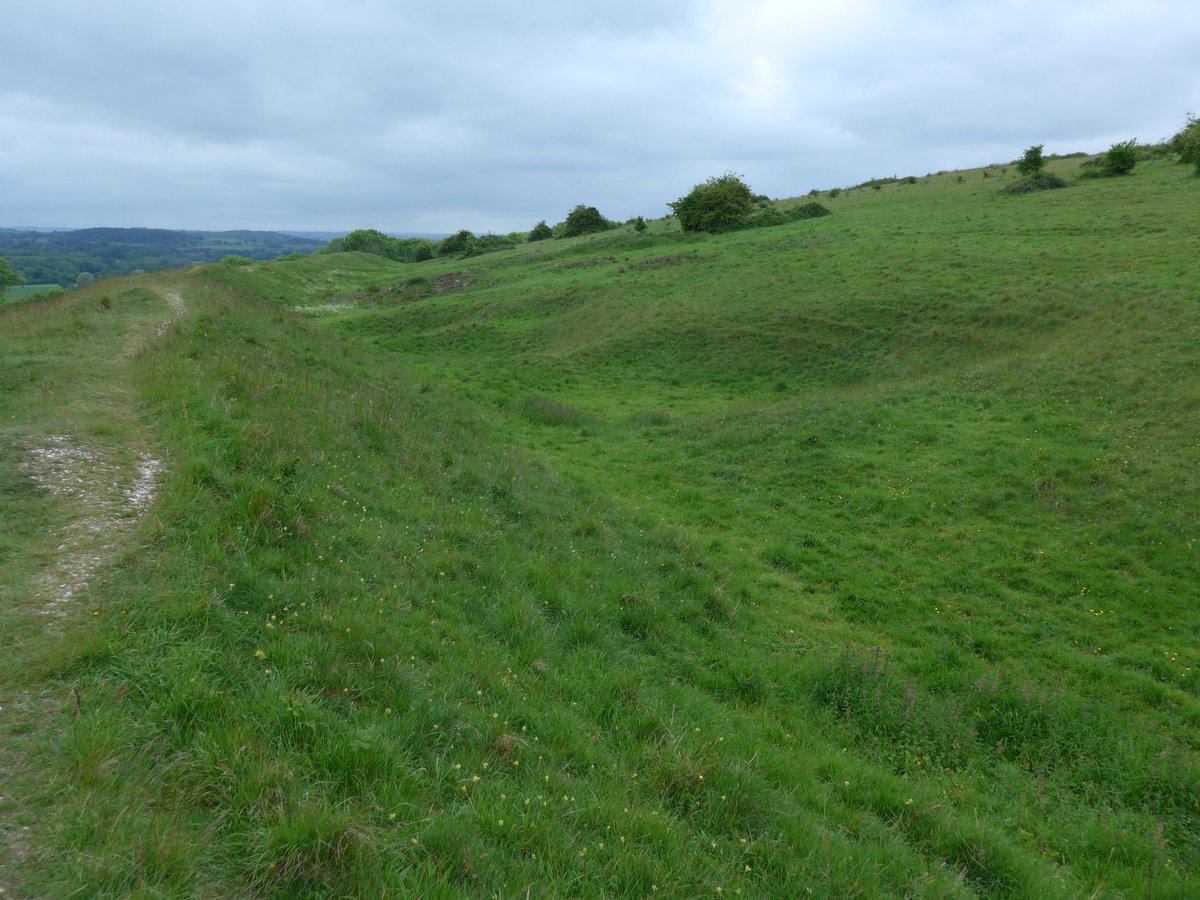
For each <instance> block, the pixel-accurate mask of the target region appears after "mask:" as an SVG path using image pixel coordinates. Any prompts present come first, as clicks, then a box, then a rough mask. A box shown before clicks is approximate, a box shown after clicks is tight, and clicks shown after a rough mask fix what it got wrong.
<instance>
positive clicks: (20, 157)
mask: <svg viewBox="0 0 1200 900" xmlns="http://www.w3.org/2000/svg"><path fill="white" fill-rule="evenodd" d="M1193 6H1194V4H1192V3H1190V2H1183V0H1179V2H1171V0H1156V2H1154V0H1152V2H1148V3H1143V4H1139V5H1137V6H1136V8H1135V7H1134V6H1133V5H1132V4H1128V3H1123V4H1116V3H1088V2H1064V3H1059V4H1045V3H1033V2H1029V0H1007V2H1004V0H995V2H991V3H960V2H956V3H949V2H945V3H918V2H915V0H913V2H907V3H898V4H897V3H886V4H885V3H883V2H881V0H847V2H844V3H840V4H827V3H823V4H807V3H799V2H794V0H777V2H772V0H757V2H755V0H737V2H735V0H696V2H658V3H655V2H646V0H641V2H628V0H616V2H605V3H601V2H588V3H564V2H561V0H559V2H553V3H552V2H516V0H514V2H511V3H508V4H494V3H481V2H469V0H461V2H458V3H456V4H454V5H452V6H448V7H446V6H439V5H437V4H431V3H419V4H418V3H408V2H406V3H395V2H384V0H342V2H339V3H332V2H327V0H297V2H291V3H283V2H259V3H253V4H247V3H244V2H243V3H233V2H232V0H212V2H207V3H203V4H201V3H192V4H185V5H180V4H173V5H164V4H161V3H151V2H146V0H126V2H122V3H119V4H103V5H101V4H95V3H93V2H85V0H41V2H39V3H38V4H25V5H23V6H22V7H20V8H18V9H17V10H14V11H10V12H9V13H8V15H7V21H6V23H5V24H6V27H5V29H4V30H3V31H2V32H0V193H2V196H3V199H2V201H0V203H2V206H0V219H2V220H3V221H0V224H46V225H51V224H53V225H89V224H117V225H133V224H155V225H167V226H178V227H290V228H306V227H307V228H338V227H346V228H349V227H357V226H372V227H380V228H386V229H393V230H443V231H448V230H453V229H456V228H459V227H471V228H473V229H475V230H487V229H494V230H502V231H503V230H510V229H514V228H527V227H529V226H530V225H531V224H532V223H533V222H535V221H536V220H537V219H540V218H543V217H545V218H548V219H551V220H554V219H556V218H561V216H562V215H564V214H565V212H566V211H567V210H568V209H569V208H570V207H571V206H573V205H574V204H575V203H578V202H588V203H594V204H596V205H598V206H599V207H600V208H601V209H602V211H604V212H605V213H606V214H608V215H611V216H619V217H627V216H630V215H634V214H638V213H643V214H648V215H659V214H661V213H662V212H664V211H665V203H666V202H667V201H669V200H672V199H674V198H676V197H678V196H680V195H681V194H682V193H684V192H686V190H687V189H688V188H689V187H690V186H691V184H694V183H695V182H696V181H699V180H701V179H702V178H704V177H707V176H708V175H712V174H718V173H719V172H722V171H725V170H727V169H732V170H734V171H738V172H740V173H742V174H744V175H746V177H747V178H748V180H749V181H750V183H751V184H752V185H753V186H754V187H755V188H756V189H759V190H762V191H764V192H765V193H769V194H771V195H774V196H782V195H794V194H799V193H803V192H805V191H807V190H808V189H809V188H811V187H817V186H833V185H837V184H847V183H854V182H858V181H861V180H863V179H865V178H868V177H872V176H874V175H880V174H893V173H901V174H904V173H907V172H913V173H916V174H921V173H922V172H924V171H929V170H936V169H939V168H947V167H952V166H968V165H974V164H983V163H987V162H991V161H994V160H997V159H1002V158H1005V157H1007V158H1012V157H1013V156H1015V155H1017V154H1018V153H1019V152H1020V151H1021V150H1022V149H1023V148H1024V147H1025V146H1027V145H1028V144H1030V143H1045V144H1046V145H1047V148H1048V149H1050V150H1054V151H1062V152H1065V151H1070V150H1077V149H1085V150H1098V149H1103V147H1104V146H1106V143H1107V142H1111V141H1113V140H1118V139H1122V138H1125V137H1132V136H1135V135H1136V136H1138V137H1140V138H1142V139H1156V138H1159V137H1162V136H1165V135H1167V134H1169V133H1171V132H1172V131H1173V130H1174V129H1175V128H1177V127H1178V125H1179V124H1180V123H1181V121H1182V118H1183V114H1184V112H1185V111H1187V110H1188V109H1189V108H1196V107H1197V106H1200V104H1198V103H1197V101H1196V98H1197V96H1198V95H1200V76H1198V74H1197V67H1196V66H1195V65H1194V61H1193V60H1194V48H1195V47H1196V46H1200V13H1198V12H1197V11H1195V10H1194V9H1193Z"/></svg>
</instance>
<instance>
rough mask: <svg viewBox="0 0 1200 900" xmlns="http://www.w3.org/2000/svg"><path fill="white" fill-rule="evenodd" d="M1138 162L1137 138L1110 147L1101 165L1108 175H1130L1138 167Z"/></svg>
mask: <svg viewBox="0 0 1200 900" xmlns="http://www.w3.org/2000/svg"><path fill="white" fill-rule="evenodd" d="M1137 161H1138V149H1137V138H1134V139H1133V140H1131V141H1122V142H1121V143H1119V144H1113V145H1112V146H1111V147H1109V148H1108V152H1107V153H1105V154H1104V161H1103V162H1102V163H1101V165H1102V166H1103V168H1104V173H1105V174H1106V175H1128V174H1129V173H1130V172H1132V171H1133V167H1134V166H1136V165H1137Z"/></svg>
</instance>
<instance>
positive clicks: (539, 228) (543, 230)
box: [529, 219, 554, 244]
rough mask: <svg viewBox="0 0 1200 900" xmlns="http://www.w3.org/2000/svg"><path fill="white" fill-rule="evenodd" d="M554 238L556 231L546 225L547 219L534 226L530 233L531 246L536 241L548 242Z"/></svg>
mask: <svg viewBox="0 0 1200 900" xmlns="http://www.w3.org/2000/svg"><path fill="white" fill-rule="evenodd" d="M553 237H554V231H553V229H551V227H550V226H549V225H547V224H546V220H545V219H542V221H540V222H538V223H537V224H536V225H534V226H533V228H532V229H530V231H529V243H531V244H532V243H533V242H534V241H548V240H550V239H551V238H553Z"/></svg>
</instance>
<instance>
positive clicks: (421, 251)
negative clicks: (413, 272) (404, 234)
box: [413, 241, 437, 262]
mask: <svg viewBox="0 0 1200 900" xmlns="http://www.w3.org/2000/svg"><path fill="white" fill-rule="evenodd" d="M436 253H437V248H435V247H434V244H433V241H421V243H419V244H417V247H416V249H415V250H414V251H413V262H425V260H427V259H433V257H434V256H435V255H436Z"/></svg>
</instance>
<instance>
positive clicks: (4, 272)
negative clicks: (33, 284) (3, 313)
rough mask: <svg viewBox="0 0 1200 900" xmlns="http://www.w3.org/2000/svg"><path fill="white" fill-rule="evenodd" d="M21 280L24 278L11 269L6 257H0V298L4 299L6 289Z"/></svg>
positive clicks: (19, 282)
mask: <svg viewBox="0 0 1200 900" xmlns="http://www.w3.org/2000/svg"><path fill="white" fill-rule="evenodd" d="M23 281H24V279H23V278H22V277H21V276H20V275H18V274H17V273H16V272H14V271H13V270H12V266H10V265H9V264H8V260H7V259H0V300H3V299H4V292H5V290H6V289H8V288H9V287H11V286H13V285H15V284H21V283H22V282H23Z"/></svg>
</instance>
